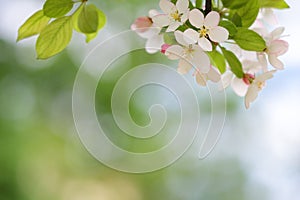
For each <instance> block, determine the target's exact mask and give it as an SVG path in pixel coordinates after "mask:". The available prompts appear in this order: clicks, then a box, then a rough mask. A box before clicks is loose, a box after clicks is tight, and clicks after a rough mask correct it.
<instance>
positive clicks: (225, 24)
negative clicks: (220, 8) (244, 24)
mask: <svg viewBox="0 0 300 200" xmlns="http://www.w3.org/2000/svg"><path fill="white" fill-rule="evenodd" d="M219 26H222V27H223V28H226V29H227V30H228V32H229V36H230V37H233V36H234V35H235V33H236V32H237V28H236V26H235V25H234V23H232V22H231V21H229V20H222V21H220V23H219Z"/></svg>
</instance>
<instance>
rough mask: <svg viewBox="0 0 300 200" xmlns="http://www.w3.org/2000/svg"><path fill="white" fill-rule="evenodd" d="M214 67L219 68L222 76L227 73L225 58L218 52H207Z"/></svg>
mask: <svg viewBox="0 0 300 200" xmlns="http://www.w3.org/2000/svg"><path fill="white" fill-rule="evenodd" d="M207 54H208V56H209V58H210V61H211V63H212V65H213V66H215V67H217V68H218V69H219V71H220V73H221V74H223V73H224V72H225V71H226V62H225V58H224V56H223V55H222V54H221V53H220V52H218V51H217V50H214V51H210V52H207Z"/></svg>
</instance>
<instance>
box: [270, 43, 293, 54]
mask: <svg viewBox="0 0 300 200" xmlns="http://www.w3.org/2000/svg"><path fill="white" fill-rule="evenodd" d="M288 49H289V43H287V42H286V41H284V40H274V41H272V42H271V44H270V46H269V47H268V53H269V54H273V55H276V56H281V55H283V54H285V53H286V52H287V51H288Z"/></svg>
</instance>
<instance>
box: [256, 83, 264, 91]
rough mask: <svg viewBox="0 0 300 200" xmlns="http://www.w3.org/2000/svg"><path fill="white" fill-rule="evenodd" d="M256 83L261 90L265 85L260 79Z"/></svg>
mask: <svg viewBox="0 0 300 200" xmlns="http://www.w3.org/2000/svg"><path fill="white" fill-rule="evenodd" d="M256 85H257V87H258V89H260V90H262V89H263V87H264V86H265V83H264V82H262V81H258V82H257V83H256Z"/></svg>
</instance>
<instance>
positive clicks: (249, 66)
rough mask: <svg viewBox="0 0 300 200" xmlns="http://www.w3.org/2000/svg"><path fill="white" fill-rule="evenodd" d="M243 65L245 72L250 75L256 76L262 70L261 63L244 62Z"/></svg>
mask: <svg viewBox="0 0 300 200" xmlns="http://www.w3.org/2000/svg"><path fill="white" fill-rule="evenodd" d="M242 65H243V69H244V71H246V72H247V73H250V74H256V73H257V72H259V71H260V70H261V69H262V66H261V64H260V62H258V61H253V60H243V62H242Z"/></svg>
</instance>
